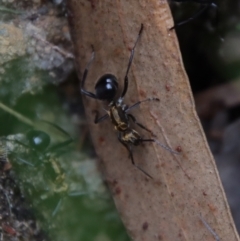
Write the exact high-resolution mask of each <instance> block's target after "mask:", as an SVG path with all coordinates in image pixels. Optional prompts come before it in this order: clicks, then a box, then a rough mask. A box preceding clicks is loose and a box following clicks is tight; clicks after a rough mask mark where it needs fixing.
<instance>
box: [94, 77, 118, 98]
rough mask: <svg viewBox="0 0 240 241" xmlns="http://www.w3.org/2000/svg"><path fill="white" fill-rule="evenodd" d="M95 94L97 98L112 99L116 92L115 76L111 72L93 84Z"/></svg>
mask: <svg viewBox="0 0 240 241" xmlns="http://www.w3.org/2000/svg"><path fill="white" fill-rule="evenodd" d="M95 90H96V96H97V98H98V99H99V100H107V101H109V102H110V101H112V100H113V99H114V97H115V96H116V94H117V90H118V83H117V78H116V77H115V76H114V75H112V74H105V75H103V76H102V77H101V78H100V79H99V80H98V82H97V83H96V85H95Z"/></svg>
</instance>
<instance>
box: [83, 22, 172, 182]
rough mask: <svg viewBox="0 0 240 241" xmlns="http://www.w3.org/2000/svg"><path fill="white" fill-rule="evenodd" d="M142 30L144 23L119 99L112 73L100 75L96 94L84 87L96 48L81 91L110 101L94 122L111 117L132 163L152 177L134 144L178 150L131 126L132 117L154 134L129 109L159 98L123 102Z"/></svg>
mask: <svg viewBox="0 0 240 241" xmlns="http://www.w3.org/2000/svg"><path fill="white" fill-rule="evenodd" d="M142 32H143V24H141V28H140V30H139V33H138V36H137V39H136V41H135V44H134V46H133V48H132V50H131V55H130V58H129V62H128V66H127V71H126V74H125V77H124V86H123V91H122V94H121V96H120V97H119V98H118V99H117V100H115V97H116V94H117V90H118V82H117V78H116V77H115V76H114V75H112V74H104V75H103V76H102V77H100V78H99V79H98V81H97V83H96V85H95V91H96V94H93V93H91V92H89V91H87V90H85V89H84V84H85V81H86V78H87V74H88V70H89V68H90V65H91V63H92V62H93V60H94V57H95V52H94V49H93V52H92V57H91V59H90V61H89V63H88V64H87V66H86V68H85V70H84V73H83V77H82V81H81V92H82V94H84V95H86V96H88V97H91V98H93V99H97V100H102V101H107V102H108V103H109V105H108V106H109V110H107V114H105V115H103V116H102V117H100V118H99V116H98V111H96V116H95V120H94V123H95V124H97V123H99V122H102V121H103V120H105V119H106V118H108V117H109V118H110V120H111V122H112V123H113V125H114V128H115V130H116V131H117V132H118V140H119V141H120V143H121V144H122V145H123V146H124V147H125V148H126V149H127V150H128V152H129V157H130V158H131V161H132V164H133V165H134V166H135V167H136V168H138V169H139V170H140V171H142V172H143V173H144V174H145V175H147V176H148V177H150V178H152V177H151V176H150V175H149V174H148V173H147V172H145V171H144V170H143V169H142V168H141V167H139V166H137V165H136V164H135V162H134V159H133V154H132V145H135V146H138V145H140V144H141V143H142V142H155V143H156V144H158V145H160V146H162V147H163V148H165V149H167V150H168V151H170V152H172V153H175V154H176V152H175V151H173V150H171V149H170V148H169V147H167V146H165V145H163V144H161V143H160V142H159V141H158V140H155V139H144V138H142V137H141V135H140V134H139V133H138V132H137V131H136V130H134V129H133V128H131V126H130V119H131V120H132V121H133V122H134V123H135V124H136V125H138V126H139V127H141V128H142V129H144V130H145V131H148V132H149V133H151V134H152V135H154V134H153V133H152V131H151V130H149V129H148V128H146V127H145V126H143V125H142V124H141V123H139V122H137V120H136V118H135V117H134V116H133V115H131V114H129V111H130V110H131V109H133V108H135V107H137V106H139V105H140V104H141V103H143V102H146V101H159V99H158V98H154V97H152V98H147V99H145V100H142V101H138V102H137V103H135V104H133V105H132V106H130V107H129V106H128V105H126V104H124V103H123V100H124V96H125V95H126V93H127V90H128V73H129V70H130V67H131V64H132V60H133V56H134V51H135V48H136V45H137V43H138V41H139V39H140V37H141V35H142Z"/></svg>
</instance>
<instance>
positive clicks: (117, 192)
mask: <svg viewBox="0 0 240 241" xmlns="http://www.w3.org/2000/svg"><path fill="white" fill-rule="evenodd" d="M121 192H122V189H121V188H120V187H116V188H115V193H116V194H117V195H119V194H120V193H121Z"/></svg>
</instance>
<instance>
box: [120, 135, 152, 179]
mask: <svg viewBox="0 0 240 241" xmlns="http://www.w3.org/2000/svg"><path fill="white" fill-rule="evenodd" d="M118 140H119V141H120V143H121V144H122V145H123V146H125V147H126V149H127V150H128V152H129V157H130V158H131V161H132V164H133V166H135V167H136V168H137V169H138V170H140V171H141V172H142V173H144V174H145V175H146V176H148V177H149V178H151V179H153V177H151V176H150V175H149V174H148V173H147V172H145V171H144V170H143V169H142V168H141V167H139V166H137V165H136V164H135V162H134V159H133V154H132V149H131V147H129V146H128V144H126V143H125V142H124V141H123V140H122V137H121V133H120V132H119V133H118Z"/></svg>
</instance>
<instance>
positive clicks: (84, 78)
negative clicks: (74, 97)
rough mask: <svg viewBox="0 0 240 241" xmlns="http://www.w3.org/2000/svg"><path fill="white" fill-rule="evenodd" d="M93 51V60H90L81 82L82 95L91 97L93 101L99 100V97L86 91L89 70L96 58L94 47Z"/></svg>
mask: <svg viewBox="0 0 240 241" xmlns="http://www.w3.org/2000/svg"><path fill="white" fill-rule="evenodd" d="M92 51H93V52H92V56H91V59H90V60H89V62H88V64H87V66H86V68H85V70H84V72H83V77H82V81H81V93H82V94H84V95H86V96H89V97H91V98H93V99H97V96H96V95H95V94H93V93H91V92H89V91H87V90H85V89H84V84H85V81H86V78H87V74H88V70H89V68H90V66H91V64H92V62H93V60H94V57H95V52H94V48H93V46H92Z"/></svg>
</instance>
